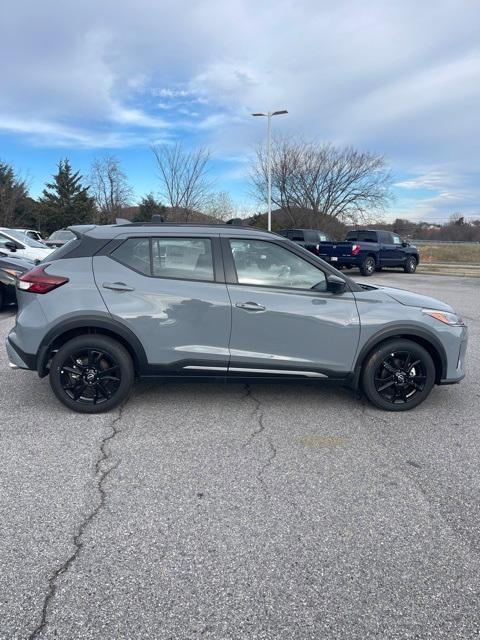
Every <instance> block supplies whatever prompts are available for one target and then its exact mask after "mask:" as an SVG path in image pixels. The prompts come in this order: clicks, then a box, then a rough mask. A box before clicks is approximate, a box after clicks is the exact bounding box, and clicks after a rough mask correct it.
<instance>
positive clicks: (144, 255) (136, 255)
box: [112, 238, 151, 276]
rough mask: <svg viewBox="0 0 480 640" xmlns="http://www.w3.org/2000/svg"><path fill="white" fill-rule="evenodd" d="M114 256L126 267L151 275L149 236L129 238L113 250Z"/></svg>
mask: <svg viewBox="0 0 480 640" xmlns="http://www.w3.org/2000/svg"><path fill="white" fill-rule="evenodd" d="M112 257H114V258H115V260H118V262H121V263H122V264H124V265H125V266H126V267H130V268H131V269H134V270H135V271H139V272H140V273H143V274H145V275H146V276H149V275H151V271H150V240H149V239H148V238H129V239H128V240H125V242H124V243H123V244H121V245H120V246H119V247H118V249H115V251H113V252H112Z"/></svg>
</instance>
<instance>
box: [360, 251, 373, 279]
mask: <svg viewBox="0 0 480 640" xmlns="http://www.w3.org/2000/svg"><path fill="white" fill-rule="evenodd" d="M375 268H376V264H375V258H374V257H373V256H367V257H366V258H365V260H364V261H363V262H362V264H361V265H360V273H361V274H362V276H371V275H373V274H374V273H375Z"/></svg>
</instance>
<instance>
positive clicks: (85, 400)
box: [50, 335, 134, 413]
mask: <svg viewBox="0 0 480 640" xmlns="http://www.w3.org/2000/svg"><path fill="white" fill-rule="evenodd" d="M133 378H134V370H133V364H132V359H131V358H130V355H129V353H128V351H127V350H126V349H125V348H124V347H123V346H122V345H121V344H120V343H118V342H117V341H116V340H112V338H108V337H106V336H99V335H86V336H78V337H77V338H73V339H72V340H69V341H68V342H67V343H65V344H64V345H63V346H62V347H61V348H60V349H59V350H58V351H57V353H56V354H55V356H54V357H53V359H52V364H51V367H50V385H51V387H52V389H53V392H54V393H55V395H56V396H57V398H58V399H59V400H60V402H62V403H63V404H64V405H65V406H66V407H68V408H69V409H73V410H74V411H79V412H81V413H101V412H104V411H110V410H111V409H114V408H115V407H117V406H118V405H119V404H121V403H122V402H124V401H125V400H126V399H127V398H128V396H129V394H130V390H131V387H132V384H133Z"/></svg>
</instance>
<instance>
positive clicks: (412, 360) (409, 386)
mask: <svg viewBox="0 0 480 640" xmlns="http://www.w3.org/2000/svg"><path fill="white" fill-rule="evenodd" d="M374 381H375V389H376V390H377V392H378V393H379V395H380V396H381V397H382V398H383V399H384V400H386V401H387V402H392V403H393V404H395V403H406V402H408V401H409V400H411V399H412V398H413V397H414V396H415V394H416V393H417V392H422V391H423V390H424V388H425V383H426V381H427V374H426V369H425V365H424V364H423V363H422V361H421V360H419V359H418V358H416V357H415V355H414V354H412V352H411V351H395V352H393V353H389V354H388V355H387V356H386V357H385V358H384V359H383V360H382V361H381V363H380V364H379V366H378V367H377V370H376V372H375V380H374Z"/></svg>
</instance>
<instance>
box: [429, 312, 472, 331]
mask: <svg viewBox="0 0 480 640" xmlns="http://www.w3.org/2000/svg"><path fill="white" fill-rule="evenodd" d="M422 313H425V314H426V315H427V316H430V317H432V318H435V320H440V322H443V324H448V325H450V326H451V327H464V326H465V323H464V321H463V320H462V318H461V317H460V316H458V315H457V314H456V313H449V312H448V311H438V310H437V309H422Z"/></svg>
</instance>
